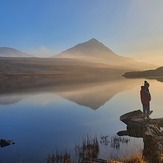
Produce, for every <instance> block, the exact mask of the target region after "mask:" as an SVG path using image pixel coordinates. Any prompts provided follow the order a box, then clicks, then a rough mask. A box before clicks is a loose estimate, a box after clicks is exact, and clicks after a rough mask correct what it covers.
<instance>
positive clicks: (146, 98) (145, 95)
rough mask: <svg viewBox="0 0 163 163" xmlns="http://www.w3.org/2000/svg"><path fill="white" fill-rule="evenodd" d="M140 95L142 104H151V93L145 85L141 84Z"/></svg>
mask: <svg viewBox="0 0 163 163" xmlns="http://www.w3.org/2000/svg"><path fill="white" fill-rule="evenodd" d="M140 97H141V102H142V104H149V102H150V100H151V95H150V93H149V91H148V90H146V88H145V87H144V86H141V90H140Z"/></svg>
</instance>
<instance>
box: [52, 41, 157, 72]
mask: <svg viewBox="0 0 163 163" xmlns="http://www.w3.org/2000/svg"><path fill="white" fill-rule="evenodd" d="M53 57H54V58H75V59H80V60H89V61H91V62H95V63H104V64H109V65H113V66H122V67H130V68H131V67H132V68H133V69H137V70H139V69H140V70H141V69H142V70H145V69H151V68H156V67H157V66H155V65H152V64H148V63H142V62H138V61H136V60H134V59H132V58H129V57H123V56H120V55H118V54H116V53H114V52H113V51H112V50H111V49H110V48H108V47H107V46H105V45H104V44H103V43H101V42H100V41H98V40H96V39H95V38H92V39H90V40H88V41H86V42H83V43H79V44H77V45H75V46H73V47H72V48H69V49H67V50H65V51H63V52H61V53H59V54H58V55H55V56H53Z"/></svg>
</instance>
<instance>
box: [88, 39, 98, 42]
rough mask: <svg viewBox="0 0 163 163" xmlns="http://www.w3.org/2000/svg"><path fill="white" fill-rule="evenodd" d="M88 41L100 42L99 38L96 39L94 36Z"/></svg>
mask: <svg viewBox="0 0 163 163" xmlns="http://www.w3.org/2000/svg"><path fill="white" fill-rule="evenodd" d="M88 42H99V41H98V40H97V39H95V38H92V39H90V40H89V41H88Z"/></svg>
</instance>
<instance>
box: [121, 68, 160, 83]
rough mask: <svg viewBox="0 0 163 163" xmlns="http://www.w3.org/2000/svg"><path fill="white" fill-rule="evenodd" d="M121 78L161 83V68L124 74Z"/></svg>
mask: <svg viewBox="0 0 163 163" xmlns="http://www.w3.org/2000/svg"><path fill="white" fill-rule="evenodd" d="M123 76H124V77H126V78H147V79H157V80H158V81H161V82H163V67H159V68H157V69H154V70H147V71H133V72H126V73H125V74H124V75H123Z"/></svg>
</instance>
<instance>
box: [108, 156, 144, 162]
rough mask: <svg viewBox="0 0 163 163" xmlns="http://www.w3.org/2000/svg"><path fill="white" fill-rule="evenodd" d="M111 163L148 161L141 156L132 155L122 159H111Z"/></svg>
mask: <svg viewBox="0 0 163 163" xmlns="http://www.w3.org/2000/svg"><path fill="white" fill-rule="evenodd" d="M109 163H147V162H146V161H145V160H144V159H143V158H141V156H132V157H130V158H125V159H122V161H115V160H111V161H110V162H109Z"/></svg>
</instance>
